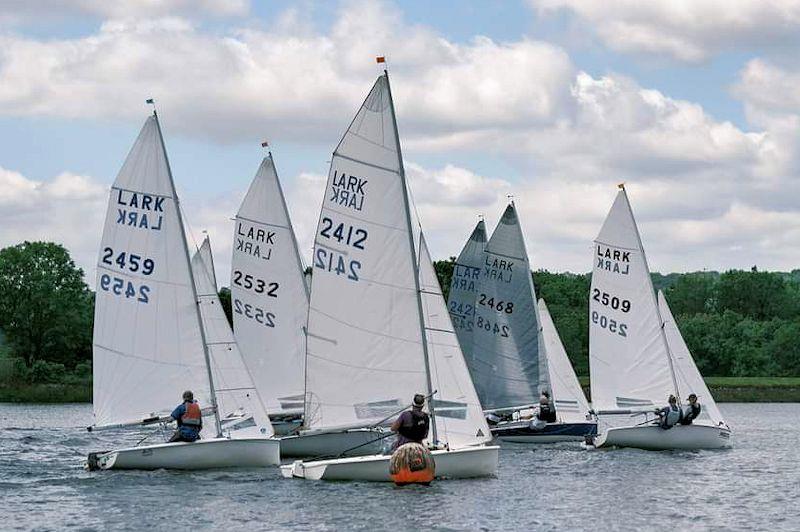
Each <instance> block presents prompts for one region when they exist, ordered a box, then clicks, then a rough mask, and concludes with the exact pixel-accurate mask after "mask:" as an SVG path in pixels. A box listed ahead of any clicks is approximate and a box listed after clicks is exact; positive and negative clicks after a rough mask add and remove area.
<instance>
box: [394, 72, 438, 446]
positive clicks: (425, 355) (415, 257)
mask: <svg viewBox="0 0 800 532" xmlns="http://www.w3.org/2000/svg"><path fill="white" fill-rule="evenodd" d="M383 75H384V76H386V92H387V94H388V95H389V110H390V112H391V116H392V127H393V128H394V138H395V142H396V144H397V158H398V163H399V168H400V172H399V173H400V181H401V183H402V189H403V203H404V207H405V213H406V222H407V227H408V243H409V246H410V250H411V254H412V268H413V270H414V285H415V290H416V295H417V309H418V312H417V318H418V319H419V328H420V334H421V337H422V353H423V358H424V361H425V381H426V384H427V386H428V389H427V395H428V396H429V397H431V399H430V400H429V401H428V410H429V412H430V416H431V428H432V433H433V442H434V444H436V443H437V442H438V435H437V433H436V413H435V411H434V407H433V403H434V399H433V397H432V394H433V384H432V382H431V367H430V360H429V356H428V340H427V333H426V331H425V318H424V316H423V310H422V294H421V292H420V286H419V263H420V254H419V253H416V252H415V246H414V228H413V227H412V224H411V211H410V207H409V197H408V186H407V183H406V171H405V167H404V165H403V152H402V150H401V147H400V134H399V133H398V131H397V116H396V115H395V110H394V99H393V98H392V86H391V84H390V83H389V71H388V70H384V71H383ZM420 249H421V246H420Z"/></svg>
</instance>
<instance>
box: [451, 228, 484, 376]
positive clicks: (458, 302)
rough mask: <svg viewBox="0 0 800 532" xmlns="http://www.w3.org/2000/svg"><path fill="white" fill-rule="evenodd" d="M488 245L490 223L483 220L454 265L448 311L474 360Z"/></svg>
mask: <svg viewBox="0 0 800 532" xmlns="http://www.w3.org/2000/svg"><path fill="white" fill-rule="evenodd" d="M485 246H486V224H485V223H483V220H481V221H479V222H478V224H477V225H476V226H475V229H473V231H472V234H470V235H469V239H468V240H467V243H466V244H464V249H462V250H461V253H460V254H459V255H458V258H457V259H456V262H455V264H453V277H452V280H451V282H450V293H449V294H448V296H447V310H448V312H449V313H450V318H451V319H452V320H453V327H455V330H456V333H457V334H458V341H459V343H460V344H461V350H462V352H463V353H464V357H465V358H466V359H467V360H472V359H473V357H474V356H473V333H474V330H475V299H477V297H478V291H479V289H480V278H481V272H482V267H483V248H484V247H485Z"/></svg>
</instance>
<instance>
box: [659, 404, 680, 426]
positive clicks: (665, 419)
mask: <svg viewBox="0 0 800 532" xmlns="http://www.w3.org/2000/svg"><path fill="white" fill-rule="evenodd" d="M656 414H658V426H659V427H661V428H662V429H664V430H667V429H671V428H672V427H674V426H675V425H677V424H678V422H679V421H680V419H681V409H680V407H679V406H678V399H677V398H676V397H675V396H674V395H670V396H669V405H668V406H665V407H664V408H657V409H656Z"/></svg>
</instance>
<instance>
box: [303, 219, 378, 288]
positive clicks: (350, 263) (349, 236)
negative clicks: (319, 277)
mask: <svg viewBox="0 0 800 532" xmlns="http://www.w3.org/2000/svg"><path fill="white" fill-rule="evenodd" d="M319 236H321V237H322V238H326V239H328V240H336V241H337V242H338V243H340V244H345V245H347V246H351V247H353V248H355V249H361V250H363V249H364V246H365V243H366V241H367V237H368V236H369V234H368V233H367V230H366V229H361V228H359V227H354V226H352V225H349V224H345V223H338V224H337V223H336V222H334V221H333V220H332V219H331V218H329V217H327V216H324V217H323V218H322V220H321V222H320V229H319ZM346 255H347V254H346V253H338V252H336V251H334V250H332V249H330V248H325V247H322V246H317V249H315V250H314V267H316V268H320V269H322V270H326V271H329V272H331V273H335V274H336V275H345V276H347V278H348V279H350V280H351V281H358V274H359V272H360V271H361V263H360V262H359V261H357V260H353V259H350V258H348V257H346Z"/></svg>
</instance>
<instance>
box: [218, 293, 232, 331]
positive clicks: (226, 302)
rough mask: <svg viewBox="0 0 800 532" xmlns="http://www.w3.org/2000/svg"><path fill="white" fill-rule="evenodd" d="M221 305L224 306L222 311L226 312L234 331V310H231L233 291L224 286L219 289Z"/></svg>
mask: <svg viewBox="0 0 800 532" xmlns="http://www.w3.org/2000/svg"><path fill="white" fill-rule="evenodd" d="M217 295H219V303H220V305H222V310H224V311H225V317H226V318H228V323H229V324H230V325H231V329H233V310H232V309H231V289H230V288H228V287H227V286H223V287H222V288H220V289H219V292H218V294H217Z"/></svg>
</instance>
